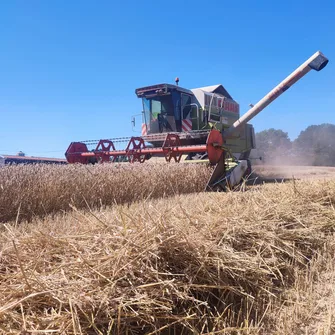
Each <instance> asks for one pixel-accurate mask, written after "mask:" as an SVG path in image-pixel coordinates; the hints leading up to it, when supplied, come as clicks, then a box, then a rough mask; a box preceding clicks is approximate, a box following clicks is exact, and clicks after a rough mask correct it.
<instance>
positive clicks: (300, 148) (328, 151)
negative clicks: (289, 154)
mask: <svg viewBox="0 0 335 335" xmlns="http://www.w3.org/2000/svg"><path fill="white" fill-rule="evenodd" d="M293 150H294V153H295V154H296V155H297V156H299V157H300V158H301V161H302V162H303V163H304V164H309V165H324V166H334V165H335V125H333V124H329V123H324V124H321V125H312V126H309V127H307V128H306V129H305V130H304V131H302V132H301V133H300V135H299V136H298V138H297V139H296V140H295V141H294V142H293Z"/></svg>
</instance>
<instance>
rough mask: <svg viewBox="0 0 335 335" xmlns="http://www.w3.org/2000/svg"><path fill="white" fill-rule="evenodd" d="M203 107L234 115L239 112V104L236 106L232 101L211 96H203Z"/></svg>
mask: <svg viewBox="0 0 335 335" xmlns="http://www.w3.org/2000/svg"><path fill="white" fill-rule="evenodd" d="M205 106H211V107H212V108H217V109H223V110H224V111H225V112H231V113H236V114H238V113H239V112H240V106H239V104H237V103H236V102H234V101H233V100H230V99H228V98H225V97H218V96H213V95H212V94H205Z"/></svg>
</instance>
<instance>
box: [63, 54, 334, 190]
mask: <svg viewBox="0 0 335 335" xmlns="http://www.w3.org/2000/svg"><path fill="white" fill-rule="evenodd" d="M327 63H328V59H327V58H326V57H325V56H324V55H323V54H322V53H321V52H320V51H318V52H316V53H315V54H314V55H313V56H311V57H310V58H309V59H308V60H306V61H305V62H304V63H303V64H302V65H300V66H299V67H298V68H297V69H296V70H295V71H294V72H292V73H291V74H290V75H289V76H288V77H287V78H285V79H284V80H283V81H282V82H281V83H280V84H279V85H277V86H276V87H275V88H274V89H273V90H272V91H270V92H269V93H268V94H266V95H265V96H264V97H263V98H262V99H261V100H260V101H259V102H258V103H257V104H255V105H254V106H253V107H252V108H251V109H250V110H249V111H248V112H247V113H245V114H244V115H243V116H242V117H240V114H239V104H238V103H237V102H236V101H235V100H234V99H233V98H232V96H231V95H230V94H229V93H228V91H227V90H226V89H225V88H224V87H223V86H222V85H213V86H207V87H201V88H196V89H191V90H188V89H185V88H182V87H180V86H179V85H178V83H179V79H178V78H176V85H171V84H159V85H154V86H147V87H142V88H138V89H136V91H135V93H136V95H137V96H138V97H139V98H141V99H142V104H143V111H142V113H141V115H142V135H141V136H137V137H129V138H117V139H103V140H99V141H84V142H72V143H71V144H70V146H69V147H68V149H67V151H66V153H65V157H66V159H67V161H68V163H70V164H73V163H81V164H91V163H92V164H94V163H113V162H123V161H128V162H130V163H134V162H139V163H143V162H145V161H146V160H148V159H150V158H151V157H152V156H160V157H165V159H166V161H167V162H170V161H171V160H173V161H175V162H178V163H179V162H180V161H181V160H182V158H183V161H185V162H186V161H188V162H193V161H194V162H195V161H199V160H207V161H208V162H209V163H210V164H211V165H213V166H215V168H214V170H213V173H212V175H211V178H210V179H209V181H208V183H207V186H206V190H207V191H213V190H225V189H226V188H227V187H229V188H233V187H234V186H236V185H237V184H239V183H240V182H241V180H242V179H243V177H245V176H246V175H247V174H249V173H250V171H251V167H250V161H249V159H248V158H249V155H250V151H251V150H252V149H254V148H255V135H254V128H253V126H252V125H250V124H248V123H247V122H248V121H250V120H251V119H252V118H253V117H255V116H256V115H257V114H258V113H259V112H261V111H262V110H263V109H264V108H265V107H266V106H268V105H269V104H270V103H271V102H272V101H274V100H275V99H277V98H278V97H279V96H280V95H281V94H282V93H284V92H285V91H287V90H288V89H289V88H290V87H291V86H292V85H293V84H295V83H296V82H297V81H298V80H300V79H301V78H302V77H303V76H304V75H306V74H307V73H308V72H309V71H310V70H316V71H320V70H322V69H323V68H324V67H325V66H326V65H327ZM135 120H136V116H134V117H133V119H132V125H133V127H135ZM120 142H128V144H127V145H126V147H125V149H122V150H119V149H116V147H115V145H116V143H120ZM90 145H95V148H93V149H91V150H89V149H88V146H90Z"/></svg>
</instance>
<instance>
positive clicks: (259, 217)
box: [0, 165, 335, 335]
mask: <svg viewBox="0 0 335 335" xmlns="http://www.w3.org/2000/svg"><path fill="white" fill-rule="evenodd" d="M334 173H335V169H334V168H326V167H325V168H324V167H320V168H319V167H317V168H314V167H312V168H311V167H299V168H298V167H295V168H292V167H280V168H279V167H263V166H261V167H256V168H255V174H254V175H253V176H252V178H251V180H250V183H251V185H253V184H257V182H256V180H262V181H264V182H265V184H264V185H257V187H248V186H247V188H246V189H247V192H227V193H203V192H201V191H202V190H203V187H204V182H203V181H201V182H199V180H198V178H199V176H200V177H201V178H206V176H207V175H208V172H207V171H206V170H205V169H204V167H203V166H197V167H182V166H180V167H177V166H176V165H171V166H170V167H162V166H159V167H158V168H156V167H151V168H149V169H148V168H147V167H141V168H139V169H137V168H136V169H135V168H134V169H133V168H125V169H120V168H117V170H115V169H114V168H110V167H108V166H107V167H106V166H96V167H92V168H89V169H87V168H83V167H73V166H72V167H35V168H33V167H17V169H15V168H8V169H5V170H2V171H0V221H2V222H3V223H2V224H1V226H0V233H1V235H0V248H1V249H0V333H1V334H21V335H27V334H36V335H37V334H50V333H51V334H66V335H67V334H69V335H70V334H71V335H72V334H78V335H79V334H129V335H130V334H134V335H135V334H137V335H139V334H152V335H154V334H162V335H163V334H164V335H165V334H167V335H172V334H199V335H200V334H203V335H205V334H206V335H209V334H213V335H214V334H231V335H239V334H241V335H242V334H264V335H265V334H271V335H274V334H295V335H306V334H310V335H312V334H318V335H321V334H322V335H331V334H335V315H334V310H335V307H334V306H335V269H334V267H335V265H334V257H335V242H334V233H335V209H334V203H335V178H334V177H335V174H334ZM256 174H257V175H258V176H256ZM106 176H107V177H106ZM148 178H150V181H148V180H149V179H148ZM282 179H286V182H283V183H282V182H281V180H282ZM299 179H301V180H299ZM270 181H272V182H271V183H267V182H270ZM258 184H259V183H258ZM248 190H252V192H248ZM187 193H188V194H187ZM25 220H28V221H29V222H24V221H25Z"/></svg>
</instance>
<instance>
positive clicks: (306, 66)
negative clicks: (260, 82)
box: [224, 51, 328, 137]
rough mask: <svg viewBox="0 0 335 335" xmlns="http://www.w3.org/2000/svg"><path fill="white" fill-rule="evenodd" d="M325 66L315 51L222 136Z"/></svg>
mask: <svg viewBox="0 0 335 335" xmlns="http://www.w3.org/2000/svg"><path fill="white" fill-rule="evenodd" d="M327 64H328V59H327V58H326V57H325V56H324V55H323V54H322V52H320V51H317V52H316V53H315V54H314V55H313V56H311V57H310V58H309V59H307V60H306V62H304V63H303V64H302V65H300V66H299V67H298V68H297V69H296V70H295V71H293V72H292V73H291V74H290V75H289V76H288V77H287V78H285V79H284V80H283V81H282V82H281V83H280V84H279V85H277V86H276V87H275V88H274V89H273V90H272V91H270V92H269V93H268V94H267V95H266V96H265V97H264V98H262V99H261V100H260V101H259V102H258V103H257V104H256V105H254V106H253V107H252V108H251V109H249V111H248V112H247V113H245V114H244V115H243V116H242V117H240V118H239V119H238V120H237V121H236V122H234V124H233V125H232V126H230V127H229V128H228V129H227V130H226V131H225V132H224V136H225V137H226V136H229V135H231V134H233V133H234V132H235V130H236V129H238V128H239V127H240V126H242V125H244V124H246V123H247V122H248V121H250V120H251V119H252V118H253V117H255V116H256V115H257V114H258V113H259V112H261V111H262V110H263V109H264V108H265V107H266V106H268V105H269V104H270V103H271V102H272V101H274V100H276V99H277V98H278V97H279V96H280V95H281V94H282V93H284V92H285V91H287V90H288V89H289V88H290V87H291V86H292V85H293V84H295V83H296V82H297V81H298V80H300V79H301V78H302V77H303V76H304V75H306V74H307V73H308V72H309V71H310V70H315V71H321V70H322V69H323V68H324V67H325V66H326V65H327Z"/></svg>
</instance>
